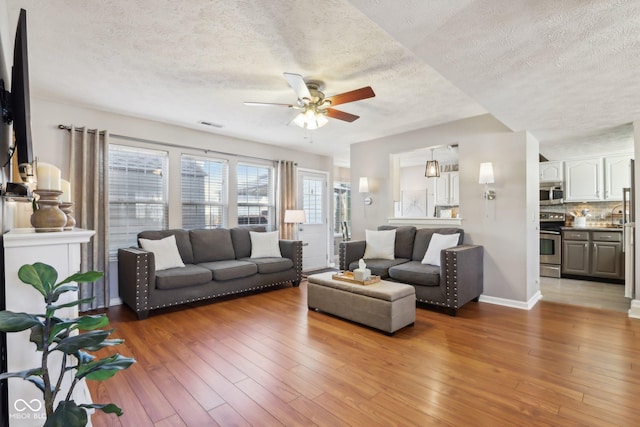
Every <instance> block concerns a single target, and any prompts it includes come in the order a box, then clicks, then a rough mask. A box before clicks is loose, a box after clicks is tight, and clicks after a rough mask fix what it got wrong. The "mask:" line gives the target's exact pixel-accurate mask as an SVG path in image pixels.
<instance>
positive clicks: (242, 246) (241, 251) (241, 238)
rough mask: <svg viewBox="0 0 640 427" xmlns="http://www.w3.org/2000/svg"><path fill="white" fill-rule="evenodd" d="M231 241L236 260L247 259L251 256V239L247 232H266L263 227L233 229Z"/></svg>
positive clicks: (252, 226) (251, 226) (253, 226)
mask: <svg viewBox="0 0 640 427" xmlns="http://www.w3.org/2000/svg"><path fill="white" fill-rule="evenodd" d="M229 231H231V241H232V242H233V250H234V251H235V253H236V259H241V258H249V257H250V256H251V237H250V236H249V231H267V229H266V228H265V227H264V226H263V225H250V226H246V227H235V228H232V229H231V230H229Z"/></svg>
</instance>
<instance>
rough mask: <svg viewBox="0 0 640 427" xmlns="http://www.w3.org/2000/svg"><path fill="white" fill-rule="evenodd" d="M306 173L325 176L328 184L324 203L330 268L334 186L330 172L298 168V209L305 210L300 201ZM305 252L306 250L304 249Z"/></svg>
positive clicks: (327, 258) (326, 265) (326, 243)
mask: <svg viewBox="0 0 640 427" xmlns="http://www.w3.org/2000/svg"><path fill="white" fill-rule="evenodd" d="M305 173H311V174H317V175H324V178H325V181H326V183H327V187H326V191H325V194H324V203H325V206H326V208H327V209H326V212H325V214H326V215H327V218H326V229H325V239H324V241H325V254H326V257H325V267H328V266H329V265H330V263H331V262H332V261H331V247H332V244H333V243H332V241H333V232H331V230H333V228H332V227H331V222H332V221H333V211H332V209H331V200H332V198H331V196H332V194H333V184H332V183H331V182H330V181H329V178H330V175H329V172H327V171H321V170H317V169H308V168H298V171H297V176H296V188H297V191H296V192H297V194H296V206H297V208H298V209H302V208H303V202H302V200H301V199H300V197H301V194H302V192H301V191H300V189H301V187H302V175H304V174H305ZM303 250H304V249H303Z"/></svg>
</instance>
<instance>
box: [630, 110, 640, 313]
mask: <svg viewBox="0 0 640 427" xmlns="http://www.w3.org/2000/svg"><path fill="white" fill-rule="evenodd" d="M633 140H634V141H633V144H634V147H633V148H634V152H635V153H640V119H639V120H635V121H634V122H633ZM634 166H635V170H634V182H633V184H634V193H633V195H632V196H631V197H633V199H634V200H635V212H634V218H635V222H636V228H635V236H634V242H635V243H634V244H635V262H634V265H635V282H636V283H635V285H636V286H635V288H636V289H635V291H636V292H635V298H634V299H633V300H632V301H631V309H630V310H629V316H631V317H635V318H640V245H639V244H638V242H640V226H639V225H640V162H639V161H638V159H636V161H635V163H634Z"/></svg>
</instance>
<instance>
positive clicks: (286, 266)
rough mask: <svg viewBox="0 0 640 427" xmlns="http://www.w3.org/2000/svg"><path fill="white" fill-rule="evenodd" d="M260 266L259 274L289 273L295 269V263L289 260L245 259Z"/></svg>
mask: <svg viewBox="0 0 640 427" xmlns="http://www.w3.org/2000/svg"><path fill="white" fill-rule="evenodd" d="M242 261H249V262H252V263H254V264H256V265H257V266H258V273H261V274H269V273H279V272H281V271H287V270H290V269H292V268H293V261H291V260H290V259H289V258H243V259H242Z"/></svg>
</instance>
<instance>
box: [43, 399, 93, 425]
mask: <svg viewBox="0 0 640 427" xmlns="http://www.w3.org/2000/svg"><path fill="white" fill-rule="evenodd" d="M87 422H88V418H87V411H86V410H85V409H84V408H82V407H80V406H78V405H76V403H75V402H74V401H73V400H68V401H67V400H63V401H61V402H60V403H58V407H57V408H56V410H55V411H53V414H51V416H50V417H49V418H47V422H46V423H44V427H85V426H86V425H87Z"/></svg>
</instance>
